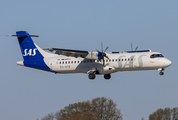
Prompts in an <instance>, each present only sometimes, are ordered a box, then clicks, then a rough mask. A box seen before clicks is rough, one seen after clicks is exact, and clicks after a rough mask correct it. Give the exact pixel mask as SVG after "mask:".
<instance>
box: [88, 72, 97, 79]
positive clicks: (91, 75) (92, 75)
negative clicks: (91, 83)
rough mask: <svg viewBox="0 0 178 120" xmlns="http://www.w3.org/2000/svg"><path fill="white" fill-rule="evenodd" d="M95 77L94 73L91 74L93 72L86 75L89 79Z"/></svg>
mask: <svg viewBox="0 0 178 120" xmlns="http://www.w3.org/2000/svg"><path fill="white" fill-rule="evenodd" d="M95 77H96V76H95V74H93V73H92V74H89V75H88V78H89V79H92V80H93V79H95Z"/></svg>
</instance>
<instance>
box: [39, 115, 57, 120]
mask: <svg viewBox="0 0 178 120" xmlns="http://www.w3.org/2000/svg"><path fill="white" fill-rule="evenodd" d="M41 120H54V114H53V113H51V114H48V115H47V116H45V117H43V118H42V119H41Z"/></svg>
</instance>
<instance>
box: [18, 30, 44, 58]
mask: <svg viewBox="0 0 178 120" xmlns="http://www.w3.org/2000/svg"><path fill="white" fill-rule="evenodd" d="M16 34H17V38H18V41H19V44H20V49H21V52H22V56H23V59H24V61H25V60H35V59H42V58H44V57H43V55H42V54H41V53H40V52H39V50H38V49H37V47H36V46H35V44H34V42H33V41H32V39H31V36H32V35H31V36H30V35H29V34H28V32H26V31H18V32H16Z"/></svg>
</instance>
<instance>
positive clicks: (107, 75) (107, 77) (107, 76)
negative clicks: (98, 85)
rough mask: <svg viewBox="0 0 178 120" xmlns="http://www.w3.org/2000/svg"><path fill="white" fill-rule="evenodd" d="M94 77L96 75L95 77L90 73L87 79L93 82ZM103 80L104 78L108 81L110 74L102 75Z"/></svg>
mask: <svg viewBox="0 0 178 120" xmlns="http://www.w3.org/2000/svg"><path fill="white" fill-rule="evenodd" d="M95 77H96V75H95V74H94V73H90V74H89V75H88V78H89V79H90V80H94V79H95ZM104 78H105V79H106V80H109V79H110V78H111V75H110V74H105V75H104Z"/></svg>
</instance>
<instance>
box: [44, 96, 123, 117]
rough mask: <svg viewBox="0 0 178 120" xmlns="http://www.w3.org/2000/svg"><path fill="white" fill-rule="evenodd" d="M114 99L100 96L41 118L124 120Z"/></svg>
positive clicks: (70, 105)
mask: <svg viewBox="0 0 178 120" xmlns="http://www.w3.org/2000/svg"><path fill="white" fill-rule="evenodd" d="M116 106H117V105H116V103H115V102H113V100H112V99H108V98H105V97H102V98H100V97H98V98H95V99H93V100H92V101H84V102H78V103H74V104H69V105H68V106H66V107H64V109H61V110H60V111H58V112H56V113H55V114H54V115H53V114H52V115H53V117H52V115H51V114H48V115H47V116H45V117H44V118H42V119H41V120H53V118H54V117H55V119H56V120H122V114H121V112H120V110H119V109H117V108H116Z"/></svg>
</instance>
